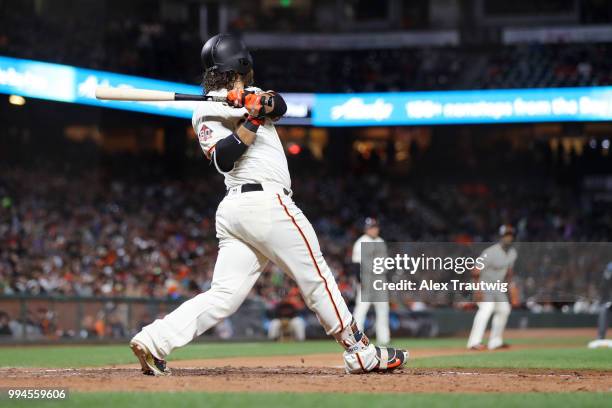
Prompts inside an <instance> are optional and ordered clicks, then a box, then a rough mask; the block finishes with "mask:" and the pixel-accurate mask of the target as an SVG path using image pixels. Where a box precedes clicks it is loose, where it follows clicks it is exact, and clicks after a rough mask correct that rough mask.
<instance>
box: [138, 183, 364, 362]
mask: <svg viewBox="0 0 612 408" xmlns="http://www.w3.org/2000/svg"><path fill="white" fill-rule="evenodd" d="M264 189H265V190H264V191H253V192H247V193H240V191H239V190H238V189H236V188H234V189H230V192H229V194H228V195H227V196H226V197H225V198H224V199H223V201H221V203H220V204H219V207H218V209H217V214H216V229H217V238H218V239H219V253H218V256H217V262H216V264H215V269H214V272H213V279H212V284H211V288H210V290H208V291H206V292H204V293H201V294H199V295H197V296H195V297H194V298H192V299H190V300H188V301H186V302H184V303H183V304H181V305H180V306H179V307H178V308H177V309H176V310H174V311H173V312H172V313H170V314H168V315H167V316H165V317H164V318H163V319H157V320H155V321H154V322H153V323H151V324H150V325H148V326H145V327H144V328H143V330H142V331H141V332H140V333H138V334H137V335H136V336H135V338H134V339H135V340H139V341H141V342H142V343H144V345H145V346H147V347H148V348H149V350H150V351H151V352H152V353H153V354H154V355H155V356H156V357H157V358H162V359H163V358H165V357H166V356H167V355H168V354H169V353H170V352H171V351H172V350H173V349H174V348H176V347H181V346H184V345H185V344H187V343H189V342H190V341H191V340H193V339H194V338H196V337H197V336H199V335H201V334H202V333H204V332H205V331H206V330H208V329H210V328H211V327H213V326H214V325H216V324H217V323H218V322H219V321H221V320H222V319H224V318H226V317H228V316H229V315H231V314H232V313H234V312H235V311H236V310H237V309H238V307H239V306H240V304H241V303H242V302H243V301H244V299H245V298H246V296H247V295H248V293H249V292H250V290H251V288H252V287H253V285H254V284H255V282H256V281H257V278H259V275H260V274H261V272H262V270H263V269H264V267H265V265H266V264H267V262H268V260H270V261H272V262H274V263H275V264H276V265H278V266H279V267H280V268H281V269H282V270H283V271H285V273H287V274H288V275H289V276H290V277H291V278H293V279H294V280H295V282H296V283H297V285H298V287H299V289H300V291H301V294H302V297H303V298H304V301H305V302H306V305H307V306H308V307H309V308H310V309H311V310H313V311H314V313H315V314H316V315H317V317H318V319H319V321H320V322H321V324H322V325H323V327H324V329H325V331H326V333H327V334H329V335H332V334H336V333H339V332H340V331H342V330H343V329H344V328H346V327H347V326H349V325H350V323H351V321H352V316H351V313H350V312H349V310H348V307H347V306H346V303H345V302H344V299H343V298H342V295H341V294H340V291H339V290H338V286H337V284H336V281H335V279H334V276H333V274H332V272H331V270H330V268H329V267H328V265H327V263H326V262H325V259H323V255H322V254H321V249H320V247H319V241H318V239H317V236H316V234H315V232H314V229H313V228H312V226H311V225H310V222H309V221H308V219H307V218H306V217H305V216H304V214H303V213H302V211H301V210H300V209H299V208H298V207H297V206H296V205H295V203H294V202H293V200H292V199H291V197H289V196H288V195H285V194H284V192H283V188H282V187H281V186H279V185H277V184H275V183H269V184H264Z"/></svg>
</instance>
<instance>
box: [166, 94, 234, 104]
mask: <svg viewBox="0 0 612 408" xmlns="http://www.w3.org/2000/svg"><path fill="white" fill-rule="evenodd" d="M174 100H175V101H212V102H226V101H227V98H226V97H225V96H212V95H190V94H182V93H175V94H174Z"/></svg>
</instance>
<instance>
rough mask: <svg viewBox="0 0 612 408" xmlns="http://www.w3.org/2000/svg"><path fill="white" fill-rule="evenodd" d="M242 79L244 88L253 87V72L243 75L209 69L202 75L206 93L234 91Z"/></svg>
mask: <svg viewBox="0 0 612 408" xmlns="http://www.w3.org/2000/svg"><path fill="white" fill-rule="evenodd" d="M239 79H242V82H243V83H244V86H245V87H247V86H251V85H253V71H252V70H251V71H250V72H249V73H247V74H246V75H241V74H239V73H237V72H234V71H226V72H219V71H218V70H216V69H207V70H206V71H204V74H203V75H202V88H203V91H204V93H206V92H210V91H218V90H220V89H228V90H229V89H233V88H234V85H235V83H236V81H237V80H239Z"/></svg>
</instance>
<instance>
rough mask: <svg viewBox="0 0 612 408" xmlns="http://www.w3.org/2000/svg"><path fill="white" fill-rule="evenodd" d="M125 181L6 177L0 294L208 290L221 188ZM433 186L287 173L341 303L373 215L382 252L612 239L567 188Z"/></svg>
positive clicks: (50, 174) (267, 288) (281, 281)
mask: <svg viewBox="0 0 612 408" xmlns="http://www.w3.org/2000/svg"><path fill="white" fill-rule="evenodd" d="M517 160H519V159H517ZM520 160H524V159H520ZM448 165H449V166H451V165H452V164H451V163H449V164H448ZM483 165H484V164H483ZM511 166H512V165H511ZM211 171H212V170H211ZM125 174H128V175H131V176H127V177H123V178H110V179H109V178H107V177H102V176H101V174H100V172H99V171H81V172H79V173H78V176H74V175H69V174H66V173H62V172H61V171H58V170H55V171H48V170H47V169H45V170H32V169H29V170H28V169H24V168H19V167H12V168H10V169H4V170H3V171H2V175H1V176H0V200H1V202H0V203H1V208H0V244H1V245H0V293H3V294H12V293H28V294H63V295H78V296H128V297H129V296H135V297H140V296H145V297H158V298H178V297H182V296H191V295H193V294H195V293H198V292H201V291H203V290H206V289H207V288H208V287H209V285H210V280H211V277H212V271H213V266H214V261H215V257H216V251H217V241H216V238H215V230H214V211H215V208H216V205H217V202H218V201H219V200H220V199H221V198H222V194H223V191H224V187H223V185H222V181H221V178H220V177H216V176H213V177H207V178H206V180H205V181H204V180H203V179H201V178H197V177H192V178H187V179H186V180H167V181H163V180H150V179H149V180H146V179H139V178H138V177H134V174H135V172H134V171H133V170H132V171H126V172H125ZM409 180H410V179H409ZM435 180H436V178H435V175H432V178H430V179H428V180H427V182H425V183H424V182H421V183H418V182H416V181H415V182H414V183H410V182H408V183H407V182H406V179H402V178H399V179H395V178H393V177H390V176H388V175H383V174H382V173H379V172H369V173H362V174H355V175H341V176H340V175H336V176H334V175H330V174H324V173H322V174H316V173H313V172H306V171H301V172H296V171H294V181H293V187H294V190H295V192H296V193H295V197H294V198H295V200H296V201H297V202H298V203H299V205H300V206H301V207H302V208H303V210H304V212H305V213H306V214H307V216H308V217H309V218H310V220H311V222H312V223H313V225H314V227H315V230H316V231H317V233H318V235H319V238H320V241H321V246H322V248H323V252H324V254H325V256H326V258H327V260H328V262H329V264H330V266H331V268H332V270H333V271H334V272H335V273H336V275H337V277H338V279H339V281H340V284H341V287H342V288H343V291H346V295H347V296H348V297H349V298H352V296H353V295H352V291H353V288H352V277H351V276H350V274H349V272H348V271H349V270H350V267H349V265H350V248H351V245H352V242H354V240H355V239H356V238H357V237H358V236H359V235H360V234H361V227H360V225H361V222H362V220H363V218H364V217H365V216H370V215H375V216H377V217H378V218H379V219H380V221H381V223H382V226H383V235H384V237H385V238H387V239H388V240H390V241H412V240H419V241H425V242H426V241H458V240H461V241H465V240H469V241H487V240H493V239H495V231H496V228H497V226H498V225H500V224H501V223H503V222H512V223H514V224H515V225H517V227H518V238H519V239H520V240H524V241H538V240H540V241H602V240H607V239H608V238H609V237H610V235H611V233H612V220H611V219H610V217H609V213H607V212H606V211H605V207H600V206H597V205H596V204H595V203H589V202H587V201H588V200H587V201H585V197H580V196H576V195H575V190H574V187H573V186H566V187H563V186H561V185H556V184H554V182H551V181H550V180H549V181H539V182H537V181H534V180H532V181H530V182H529V183H527V182H525V181H524V180H522V181H521V180H519V181H512V180H508V181H507V182H504V183H500V182H499V181H497V182H495V183H490V182H488V181H486V180H474V181H464V182H457V183H451V182H449V181H446V182H444V181H435ZM495 180H499V178H497V177H496V178H495ZM432 181H434V182H432ZM271 271H272V273H270V274H265V275H264V277H263V279H262V280H261V281H260V282H259V283H258V286H257V288H256V291H257V292H258V293H259V294H260V295H262V296H264V297H266V296H273V295H274V294H275V293H280V294H281V295H280V296H282V293H284V292H283V290H280V291H279V290H278V289H279V288H280V287H284V288H285V292H286V291H288V290H290V288H291V285H290V283H289V281H288V280H286V279H285V278H284V277H283V275H282V273H281V272H280V271H278V270H277V269H276V268H273V267H272V268H271ZM271 288H272V289H271Z"/></svg>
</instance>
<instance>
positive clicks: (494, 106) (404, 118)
mask: <svg viewBox="0 0 612 408" xmlns="http://www.w3.org/2000/svg"><path fill="white" fill-rule="evenodd" d="M607 120H612V87H591V88H546V89H503V90H479V91H437V92H390V93H363V94H316V95H315V102H314V108H313V118H312V123H313V125H315V126H386V125H446V124H480V123H512V122H565V121H607Z"/></svg>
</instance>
